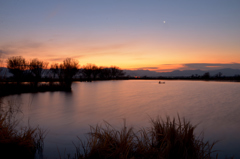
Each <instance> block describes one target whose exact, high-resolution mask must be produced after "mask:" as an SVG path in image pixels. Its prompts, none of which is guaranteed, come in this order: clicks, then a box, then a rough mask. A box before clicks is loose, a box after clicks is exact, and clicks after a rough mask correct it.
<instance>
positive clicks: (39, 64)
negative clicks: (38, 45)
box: [29, 59, 48, 82]
mask: <svg viewBox="0 0 240 159" xmlns="http://www.w3.org/2000/svg"><path fill="white" fill-rule="evenodd" d="M47 66H48V62H44V61H40V60H38V59H33V60H31V61H30V63H29V70H30V71H31V73H32V75H33V76H34V77H35V79H36V82H37V81H38V80H40V79H41V78H42V73H43V70H44V69H47Z"/></svg>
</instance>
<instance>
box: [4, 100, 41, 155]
mask: <svg viewBox="0 0 240 159" xmlns="http://www.w3.org/2000/svg"><path fill="white" fill-rule="evenodd" d="M0 102H1V101H0ZM0 107H1V110H0V158H10V159H11V158H25V159H30V158H31V159H32V158H35V155H36V154H37V153H38V154H40V155H41V153H42V149H43V139H44V135H45V132H44V131H43V130H42V129H40V128H39V127H35V128H33V127H30V126H26V127H20V126H19V122H20V120H17V119H16V118H15V117H16V115H17V113H19V111H18V110H17V111H16V109H15V108H13V106H12V105H8V106H7V107H5V108H3V104H2V103H0Z"/></svg>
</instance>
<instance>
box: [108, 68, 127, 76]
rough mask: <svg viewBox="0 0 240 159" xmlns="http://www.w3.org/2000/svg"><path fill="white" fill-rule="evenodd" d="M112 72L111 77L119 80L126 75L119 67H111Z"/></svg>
mask: <svg viewBox="0 0 240 159" xmlns="http://www.w3.org/2000/svg"><path fill="white" fill-rule="evenodd" d="M109 69H110V70H111V77H112V78H118V77H122V76H124V75H125V73H124V72H123V70H121V69H120V68H119V67H117V66H111V67H110V68H109Z"/></svg>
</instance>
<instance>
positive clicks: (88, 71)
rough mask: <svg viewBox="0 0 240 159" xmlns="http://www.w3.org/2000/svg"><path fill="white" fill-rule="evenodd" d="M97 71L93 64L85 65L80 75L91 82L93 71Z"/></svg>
mask: <svg viewBox="0 0 240 159" xmlns="http://www.w3.org/2000/svg"><path fill="white" fill-rule="evenodd" d="M96 69H97V66H96V65H94V64H87V65H86V66H83V69H82V73H83V75H84V76H85V78H87V79H88V80H91V78H92V76H93V74H94V73H93V72H94V70H96Z"/></svg>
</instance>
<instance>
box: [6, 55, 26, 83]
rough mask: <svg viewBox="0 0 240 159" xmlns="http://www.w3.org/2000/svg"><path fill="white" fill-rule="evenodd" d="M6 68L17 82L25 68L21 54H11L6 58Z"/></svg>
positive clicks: (24, 61)
mask: <svg viewBox="0 0 240 159" xmlns="http://www.w3.org/2000/svg"><path fill="white" fill-rule="evenodd" d="M7 68H8V69H9V71H10V72H11V73H12V74H13V76H14V78H15V79H16V80H17V81H18V82H19V81H21V80H22V77H23V72H24V70H26V69H27V62H26V60H25V58H23V57H21V56H13V57H9V58H8V59H7Z"/></svg>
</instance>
